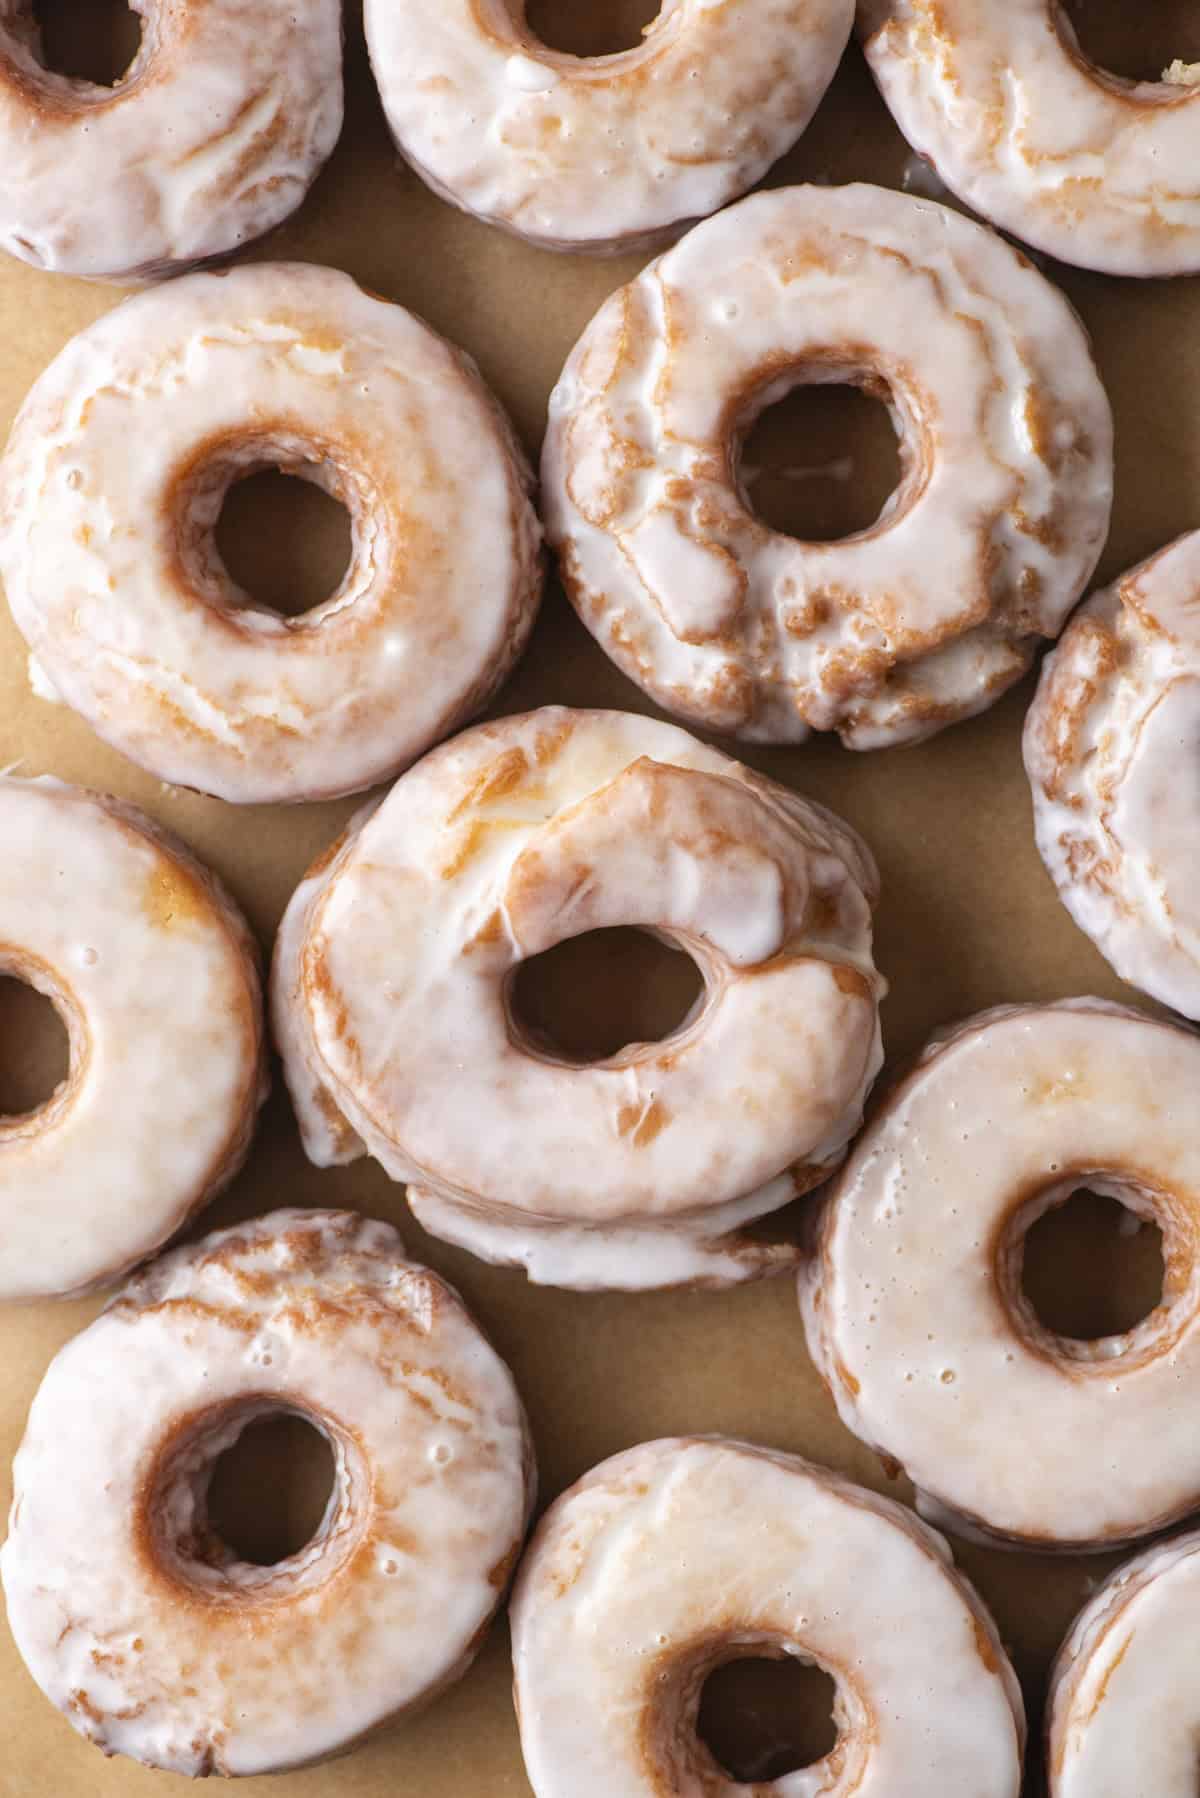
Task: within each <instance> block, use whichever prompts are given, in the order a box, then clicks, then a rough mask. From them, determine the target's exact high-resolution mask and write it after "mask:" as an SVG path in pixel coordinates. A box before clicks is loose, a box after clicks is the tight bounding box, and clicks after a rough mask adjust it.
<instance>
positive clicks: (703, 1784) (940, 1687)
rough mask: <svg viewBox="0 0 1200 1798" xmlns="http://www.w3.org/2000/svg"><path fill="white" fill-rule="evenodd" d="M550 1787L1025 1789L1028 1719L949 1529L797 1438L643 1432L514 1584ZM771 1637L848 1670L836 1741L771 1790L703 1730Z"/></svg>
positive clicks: (592, 1476) (889, 1791)
mask: <svg viewBox="0 0 1200 1798" xmlns="http://www.w3.org/2000/svg"><path fill="white" fill-rule="evenodd" d="M512 1627H513V1663H514V1670H515V1677H516V1697H517V1706H518V1716H519V1720H520V1725H521V1745H522V1748H523V1750H524V1754H525V1763H526V1767H527V1769H528V1773H529V1779H530V1783H531V1785H532V1786H533V1789H534V1792H535V1793H536V1794H537V1798H700V1795H701V1794H703V1798H735V1795H737V1794H745V1793H748V1792H750V1791H751V1790H753V1791H754V1792H755V1793H761V1794H763V1798H767V1795H771V1798H851V1794H853V1798H930V1794H933V1793H937V1794H939V1798H940V1795H941V1794H951V1793H954V1794H961V1795H963V1798H966V1795H967V1794H969V1795H970V1798H1017V1793H1018V1791H1019V1789H1020V1783H1021V1756H1022V1749H1023V1746H1024V1739H1025V1719H1024V1712H1023V1708H1022V1704H1021V1696H1020V1691H1019V1688H1018V1686H1017V1682H1016V1679H1015V1678H1014V1676H1013V1672H1012V1669H1011V1667H1010V1666H1009V1664H1008V1661H1007V1659H1006V1658H1005V1655H1004V1651H1003V1649H1002V1648H1001V1646H1000V1643H999V1640H998V1638H997V1636H996V1632H995V1627H994V1625H993V1624H992V1622H991V1620H990V1618H989V1617H988V1615H987V1613H986V1611H985V1610H984V1608H983V1605H982V1604H981V1602H980V1600H979V1599H978V1598H977V1597H976V1595H975V1593H974V1592H973V1591H972V1590H971V1588H970V1587H969V1586H968V1584H967V1582H966V1581H965V1580H964V1579H963V1578H962V1577H961V1575H959V1574H957V1573H956V1572H955V1571H954V1567H953V1562H952V1560H951V1558H950V1553H949V1550H948V1549H947V1547H946V1544H945V1543H944V1542H943V1541H942V1540H941V1538H940V1537H938V1536H935V1535H934V1534H933V1532H932V1531H931V1530H929V1529H927V1528H926V1527H925V1526H924V1525H923V1524H921V1523H920V1522H919V1521H918V1520H917V1519H916V1518H915V1517H913V1516H912V1514H911V1513H910V1512H907V1511H904V1510H902V1508H901V1507H900V1506H899V1505H897V1504H893V1503H891V1502H890V1501H889V1500H887V1499H883V1498H879V1497H877V1496H876V1495H875V1494H874V1493H871V1492H866V1491H863V1490H861V1489H860V1488H858V1487H855V1486H851V1485H850V1484H849V1483H848V1482H847V1481H845V1480H841V1479H838V1478H836V1477H835V1476H834V1475H833V1474H830V1473H826V1472H825V1471H824V1470H823V1469H820V1468H817V1467H813V1466H810V1465H809V1464H808V1463H807V1462H805V1461H801V1460H799V1459H797V1458H796V1457H794V1456H789V1455H780V1454H771V1453H768V1452H767V1451H766V1450H764V1449H759V1448H753V1447H751V1446H750V1445H749V1444H746V1443H739V1442H731V1441H727V1440H721V1439H719V1438H700V1439H695V1438H693V1439H690V1440H673V1441H672V1440H668V1441H662V1442H648V1443H643V1444H642V1445H641V1446H640V1447H639V1448H633V1449H629V1450H628V1451H627V1452H626V1453H625V1454H621V1455H617V1456H615V1457H614V1458H613V1459H612V1460H609V1461H605V1462H603V1463H602V1464H601V1465H600V1466H599V1467H597V1468H595V1469H593V1471H592V1472H591V1473H589V1474H587V1475H585V1477H584V1478H583V1479H582V1480H580V1482H579V1483H578V1485H576V1486H573V1487H572V1488H571V1490H570V1491H569V1492H567V1493H566V1494H565V1495H564V1496H563V1497H562V1498H560V1499H558V1500H557V1502H556V1503H555V1504H554V1505H552V1506H551V1508H550V1510H549V1511H548V1512H547V1514H546V1516H545V1518H544V1519H543V1521H542V1523H541V1525H540V1527H539V1529H538V1532H537V1534H536V1536H535V1538H534V1541H533V1545H532V1547H531V1548H530V1550H529V1552H528V1554H527V1555H526V1557H525V1560H524V1562H523V1564H522V1568H521V1572H520V1575H519V1577H518V1580H517V1586H516V1590H515V1592H514V1595H513V1602H512ZM764 1649H766V1650H768V1651H772V1650H773V1651H775V1652H780V1651H782V1652H783V1653H786V1654H793V1655H796V1656H798V1657H799V1658H801V1659H804V1660H808V1661H813V1662H816V1663H817V1664H818V1665H819V1666H821V1667H823V1668H824V1669H825V1671H826V1672H828V1673H829V1674H831V1675H832V1676H833V1678H834V1679H835V1680H836V1682H837V1686H838V1699H837V1703H836V1707H835V1717H836V1719H837V1722H838V1724H839V1741H838V1745H837V1747H836V1748H835V1749H834V1750H833V1752H832V1753H831V1754H829V1755H828V1756H826V1757H825V1759H824V1760H822V1761H818V1762H817V1763H816V1764H815V1765H813V1766H811V1767H806V1768H805V1769H803V1771H801V1772H796V1773H790V1774H788V1775H786V1776H785V1777H783V1778H781V1779H778V1780H775V1781H773V1782H771V1783H764V1784H756V1785H754V1786H753V1787H752V1788H751V1787H749V1786H745V1785H739V1784H737V1783H735V1782H734V1781H733V1780H732V1779H730V1778H729V1777H727V1776H726V1775H725V1774H723V1773H722V1772H721V1771H720V1769H719V1768H718V1766H717V1763H716V1762H715V1761H714V1760H713V1758H712V1756H711V1755H710V1754H709V1753H708V1751H707V1750H706V1749H705V1748H704V1747H703V1746H702V1744H701V1743H700V1741H699V1739H698V1737H697V1735H696V1713H697V1708H698V1705H699V1700H700V1692H701V1688H702V1685H703V1682H704V1679H705V1677H706V1675H707V1674H708V1673H709V1672H710V1671H711V1670H712V1669H713V1668H714V1667H715V1666H718V1665H720V1664H721V1662H723V1661H727V1660H729V1659H732V1658H733V1657H735V1656H736V1655H738V1654H743V1655H744V1654H755V1653H756V1652H757V1653H761V1652H762V1651H763V1650H764Z"/></svg>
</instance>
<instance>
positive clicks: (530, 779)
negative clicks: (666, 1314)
mask: <svg viewBox="0 0 1200 1798" xmlns="http://www.w3.org/2000/svg"><path fill="white" fill-rule="evenodd" d="M875 894H876V874H875V869H874V864H873V862H872V861H871V858H870V855H869V853H868V851H867V850H866V848H865V847H864V845H863V844H862V843H861V842H860V841H859V840H858V838H857V837H856V836H855V835H854V834H853V833H852V832H851V831H850V830H849V829H848V827H847V826H845V825H844V824H842V823H840V822H839V821H838V820H837V819H835V818H833V817H832V816H831V815H830V814H829V813H827V812H825V811H823V810H821V809H820V808H819V807H817V806H813V805H810V804H808V803H807V802H806V801H804V800H802V799H799V798H797V797H796V796H795V794H793V793H790V792H788V791H786V790H785V789H783V788H781V787H777V786H775V785H774V784H773V783H772V782H770V781H767V780H764V779H762V778H761V777H759V776H757V775H755V774H753V773H751V772H750V771H749V770H748V769H746V768H742V767H739V765H738V764H737V763H736V762H731V761H729V760H728V759H727V758H726V757H725V756H722V755H719V754H718V753H717V752H716V751H715V750H711V749H707V748H705V747H704V745H702V744H700V743H697V742H695V741H694V740H693V739H692V738H690V737H688V736H687V735H685V733H684V732H683V731H680V730H677V729H675V727H674V726H672V725H667V724H660V723H657V722H654V721H652V720H650V719H647V718H637V717H633V716H631V715H629V714H626V713H622V712H571V711H566V710H563V709H561V708H547V709H546V710H544V711H539V712H533V713H530V714H528V715H526V716H524V717H516V718H506V719H504V720H502V721H501V722H499V723H496V724H487V725H480V726H478V727H476V728H475V729H474V730H471V731H468V732H466V733H464V734H463V735H462V736H461V737H458V738H456V739H455V740H454V741H453V742H452V743H448V744H446V745H444V747H443V748H442V749H440V750H437V751H435V752H434V753H433V754H432V755H430V756H427V757H426V758H425V760H424V761H422V762H421V763H420V764H419V765H418V766H417V767H416V768H414V769H412V770H411V771H410V772H409V773H408V774H406V775H405V776H404V777H403V778H402V779H401V780H400V781H399V782H398V783H397V785H396V786H395V787H394V788H393V789H392V791H391V793H390V794H389V796H388V797H387V799H386V800H385V801H384V803H383V804H382V806H380V807H379V808H378V809H375V810H371V811H370V812H369V813H367V814H363V815H360V817H359V819H358V820H357V821H356V823H355V824H354V825H353V826H352V827H351V829H350V831H349V832H348V834H347V836H346V837H345V838H344V839H343V840H342V842H341V843H340V845H336V846H335V848H334V849H333V850H332V851H331V852H330V854H329V855H328V856H327V857H326V858H324V859H323V860H322V861H321V862H318V864H317V865H316V867H315V868H314V869H313V870H312V871H311V873H310V874H309V876H308V878H307V879H306V880H305V881H304V882H303V884H302V885H301V886H300V888H299V889H298V891H297V893H296V894H295V896H294V897H293V899H292V901H291V904H290V906H289V908H288V911H287V913H286V915H285V918H284V921H283V925H282V928H281V931H280V935H279V939H278V943H277V947H276V954H275V963H274V968H273V972H272V1012H273V1019H274V1024H275V1033H276V1038H277V1041H278V1042H279V1044H280V1047H281V1050H282V1053H283V1058H284V1067H285V1072H286V1075H287V1080H288V1084H289V1086H290V1088H291V1091H292V1097H293V1100H294V1102H295V1105H296V1109H297V1113H298V1116H299V1119H300V1125H301V1130H302V1132H303V1136H304V1142H305V1147H306V1149H307V1151H308V1154H309V1156H310V1157H311V1159H312V1160H314V1161H315V1162H317V1163H319V1164H320V1165H326V1166H327V1165H330V1164H332V1163H335V1162H345V1161H350V1160H353V1159H354V1158H355V1157H356V1156H358V1155H362V1154H364V1153H368V1154H370V1155H373V1156H374V1157H375V1158H376V1159H377V1160H378V1161H379V1162H380V1163H381V1165H382V1166H383V1167H384V1169H385V1170H386V1171H387V1173H388V1174H390V1175H391V1177H392V1178H393V1179H394V1180H402V1181H405V1182H407V1183H408V1184H409V1202H410V1204H411V1205H412V1208H413V1210H414V1211H415V1213H416V1215H417V1217H418V1218H419V1219H420V1221H421V1222H422V1224H424V1225H425V1227H426V1228H427V1229H429V1230H432V1231H434V1232H435V1233H436V1234H438V1235H444V1236H449V1237H450V1238H451V1239H452V1240H453V1241H455V1242H459V1243H462V1244H463V1245H464V1246H467V1247H469V1248H471V1249H472V1250H473V1251H474V1252H475V1253H476V1254H478V1255H481V1256H483V1257H485V1258H486V1259H488V1260H493V1261H501V1262H507V1263H512V1264H515V1265H518V1266H522V1267H524V1268H525V1269H526V1270H527V1272H528V1273H529V1274H530V1276H531V1278H533V1279H535V1280H544V1281H549V1282H552V1283H554V1284H555V1285H563V1286H581V1287H586V1286H623V1287H626V1286H627V1287H652V1286H662V1285H674V1284H680V1283H684V1282H689V1281H693V1280H695V1281H700V1282H706V1283H712V1284H724V1283H727V1282H729V1281H734V1280H741V1279H747V1278H750V1277H751V1276H753V1275H755V1274H759V1273H763V1272H767V1271H770V1270H771V1269H772V1268H775V1267H779V1266H781V1265H783V1264H784V1263H792V1262H794V1261H795V1259H796V1255H797V1253H798V1251H797V1249H796V1247H795V1245H794V1244H780V1243H770V1242H764V1241H761V1240H760V1239H759V1238H758V1237H757V1236H755V1235H754V1234H753V1233H748V1234H743V1233H742V1229H741V1226H743V1225H745V1224H748V1223H750V1222H751V1221H753V1220H754V1219H756V1218H759V1217H761V1216H763V1215H764V1214H766V1213H768V1212H772V1211H774V1210H776V1209H778V1208H779V1207H780V1206H782V1205H784V1204H786V1203H787V1202H788V1200H790V1199H792V1198H794V1197H795V1196H796V1195H797V1194H799V1193H802V1192H805V1191H807V1190H808V1189H809V1188H810V1187H812V1186H815V1185H817V1184H818V1183H819V1182H820V1181H822V1180H823V1179H824V1178H825V1177H826V1175H827V1174H828V1173H829V1172H830V1170H831V1169H832V1168H833V1167H835V1166H836V1165H837V1163H838V1162H839V1161H840V1160H841V1158H842V1156H843V1154H844V1152H845V1146H846V1143H847V1141H848V1140H849V1138H850V1136H851V1135H852V1134H853V1132H854V1130H855V1129H856V1128H857V1126H858V1123H859V1120H860V1117H861V1112H862V1104H863V1099H864V1096H865V1094H866V1091H867V1089H868V1087H869V1086H870V1084H871V1081H872V1080H873V1078H874V1076H875V1074H876V1073H877V1071H878V1068H879V1064H880V1059H881V1049H880V1040H879V1023H878V1006H879V1000H880V998H881V995H882V992H883V990H884V989H883V982H882V981H881V979H880V978H879V976H878V974H877V973H876V972H875V968H874V965H873V963H872V960H871V904H872V901H873V900H874V897H875ZM616 925H632V926H634V927H639V928H642V929H646V930H649V931H652V932H653V933H654V934H655V935H657V936H660V937H662V938H663V939H665V940H666V941H668V942H670V943H674V944H675V945H676V946H678V947H679V948H682V949H683V950H685V952H686V953H688V954H689V955H691V956H692V958H693V959H694V960H695V962H696V963H697V965H698V966H699V968H700V971H701V973H702V975H703V977H704V981H705V992H704V994H703V996H702V998H701V1000H700V1001H699V1002H698V1005H697V1007H696V1008H694V1009H693V1012H692V1014H691V1016H690V1017H689V1018H688V1019H687V1020H686V1021H685V1023H684V1024H683V1025H682V1026H681V1027H680V1029H679V1030H678V1031H677V1032H676V1033H675V1034H674V1035H672V1036H669V1037H667V1038H666V1039H665V1040H664V1041H662V1042H658V1043H631V1044H629V1045H628V1046H627V1047H626V1048H624V1049H623V1050H621V1051H620V1052H619V1053H618V1054H616V1055H614V1056H612V1057H611V1058H610V1059H608V1060H604V1061H598V1062H594V1063H590V1064H588V1065H583V1066H581V1065H578V1064H576V1063H571V1062H569V1061H568V1060H566V1059H565V1058H564V1057H562V1056H561V1055H559V1054H558V1052H557V1051H556V1050H555V1048H554V1047H553V1045H551V1044H549V1043H546V1042H539V1041H534V1040H532V1038H531V1037H530V1036H529V1035H528V1034H527V1033H526V1031H525V1029H524V1027H523V1026H522V1025H521V1024H520V1022H519V1021H518V1020H517V1018H516V1017H514V1015H513V1012H512V1007H511V1003H510V989H511V985H512V981H513V978H514V975H515V973H516V970H517V967H518V965H519V964H520V963H521V962H522V961H523V960H525V959H526V958H528V957H531V956H535V955H539V954H541V953H542V952H543V951H544V950H546V949H549V948H551V947H552V946H553V945H554V944H556V943H559V942H562V941H564V940H565V939H566V938H568V937H573V936H579V935H582V934H584V933H586V932H588V931H592V930H600V929H604V928H606V927H611V926H616Z"/></svg>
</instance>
